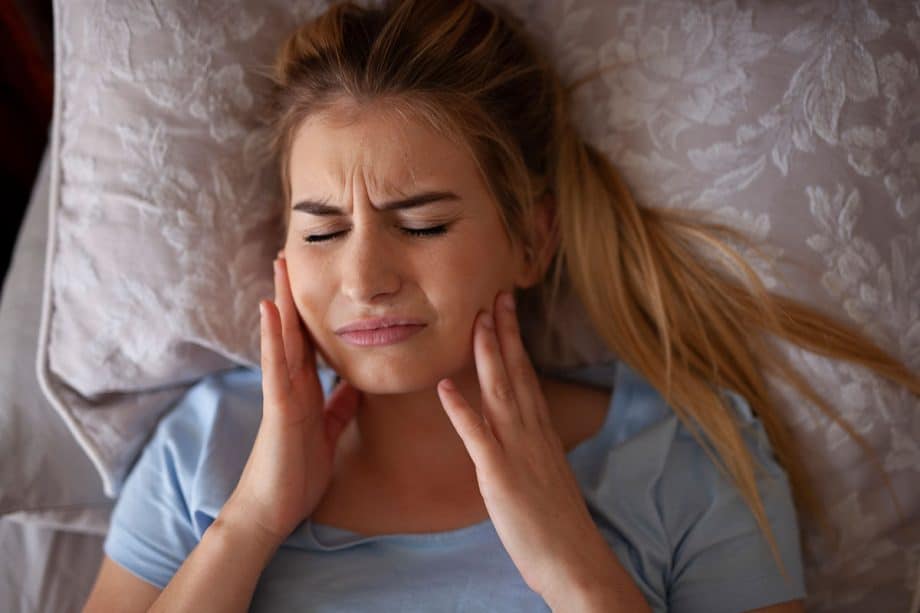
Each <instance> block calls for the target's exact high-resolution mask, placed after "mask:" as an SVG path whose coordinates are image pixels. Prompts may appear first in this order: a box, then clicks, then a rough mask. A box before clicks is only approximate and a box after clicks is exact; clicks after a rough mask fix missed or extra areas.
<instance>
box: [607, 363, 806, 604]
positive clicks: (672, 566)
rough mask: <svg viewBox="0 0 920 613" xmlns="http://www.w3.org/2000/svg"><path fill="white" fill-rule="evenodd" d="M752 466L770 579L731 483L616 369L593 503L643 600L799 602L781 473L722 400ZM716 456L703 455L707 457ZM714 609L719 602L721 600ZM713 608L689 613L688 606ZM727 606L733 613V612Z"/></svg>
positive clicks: (759, 538)
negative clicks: (607, 440) (622, 545)
mask: <svg viewBox="0 0 920 613" xmlns="http://www.w3.org/2000/svg"><path fill="white" fill-rule="evenodd" d="M722 392H723V395H724V398H725V399H726V400H727V403H728V406H729V407H730V410H733V411H735V413H736V416H737V417H738V423H739V424H740V425H741V430H742V436H743V439H744V441H745V443H746V447H747V449H748V451H749V452H750V453H751V455H752V456H753V459H754V461H755V464H756V465H757V466H759V467H760V469H763V470H759V469H757V468H755V474H756V475H757V486H758V490H759V492H760V495H761V498H762V500H763V503H764V506H765V510H766V513H767V519H768V521H769V523H770V528H771V530H772V531H773V533H774V535H775V537H776V539H777V544H778V546H779V549H780V554H781V557H782V559H783V563H784V565H785V567H786V568H787V569H788V570H789V572H790V574H791V577H792V579H791V581H790V582H786V581H785V579H784V578H783V577H782V576H781V575H780V573H779V572H778V570H777V567H776V563H775V561H774V560H773V557H772V555H771V553H770V549H769V546H768V544H767V542H766V541H765V539H764V537H763V535H762V533H761V531H760V527H759V526H758V524H757V522H756V520H755V518H754V516H753V514H752V512H751V510H750V508H749V507H748V506H747V504H746V503H745V501H744V499H743V497H742V496H741V493H740V491H738V490H737V488H736V487H735V485H734V482H733V481H732V480H731V479H730V477H729V476H728V475H726V474H723V472H722V471H721V470H720V469H719V467H718V466H717V465H716V464H715V463H714V462H713V459H712V458H711V457H710V454H709V453H707V449H704V447H703V446H702V445H701V443H700V441H699V440H697V438H696V437H694V435H693V433H692V432H691V431H690V430H689V429H688V428H687V427H686V426H685V425H684V423H683V422H682V421H681V420H680V419H679V418H678V417H677V414H676V413H675V412H674V410H673V409H672V408H671V407H670V406H668V404H667V403H666V402H665V399H664V397H663V396H662V395H661V394H660V393H659V392H658V391H657V390H656V389H655V388H654V387H653V386H652V385H651V384H649V383H648V382H647V381H646V380H645V379H644V378H643V377H641V376H640V375H639V374H638V373H637V372H636V371H634V370H633V369H632V368H630V367H629V366H627V365H626V364H622V363H620V364H618V368H617V373H616V387H615V390H614V393H615V397H614V402H613V409H612V410H613V411H615V414H614V415H613V420H612V422H611V423H612V426H611V427H612V430H613V431H612V434H611V444H610V446H609V447H608V450H607V455H606V457H605V458H604V460H603V467H604V468H603V471H602V474H601V475H600V477H599V480H598V483H597V492H598V495H599V497H598V499H597V503H598V506H599V508H600V509H601V513H606V514H607V515H608V517H609V518H610V520H611V523H613V524H614V525H615V526H616V531H617V533H618V534H620V535H622V536H623V537H624V540H625V541H626V542H627V543H628V546H627V549H626V551H628V556H629V557H628V558H627V559H631V560H632V561H633V562H634V568H635V569H636V571H637V573H638V575H640V576H641V577H642V581H641V583H642V585H644V589H645V591H646V593H647V594H652V593H654V594H655V598H657V599H658V601H659V602H662V603H664V602H667V604H668V607H669V610H670V608H671V607H675V609H674V610H709V611H717V610H741V609H744V610H747V609H752V608H756V607H755V606H754V605H755V603H756V602H759V601H764V602H766V601H768V600H769V598H770V596H771V593H770V592H773V593H774V594H785V595H787V596H788V597H789V599H792V598H795V597H800V596H802V595H804V582H803V579H802V563H801V553H800V550H799V531H798V523H797V517H796V512H795V507H794V505H793V502H792V494H791V488H790V486H789V482H788V478H787V475H786V472H785V471H784V470H783V468H782V467H781V466H780V465H779V463H778V462H777V460H776V458H775V457H774V454H773V450H772V447H771V445H770V441H769V439H768V437H767V436H766V432H765V430H764V428H763V426H762V424H761V422H760V420H759V419H758V418H757V417H756V416H754V415H753V413H752V411H751V409H750V406H749V404H748V402H747V401H746V400H745V399H744V398H743V397H742V396H741V395H739V394H737V393H735V392H734V391H731V390H722ZM708 451H710V452H712V453H713V455H715V451H714V449H713V448H711V447H710V449H709V450H708ZM720 599H721V600H720ZM701 602H705V603H707V604H706V606H710V607H712V608H709V609H706V608H705V607H702V608H695V604H694V603H701ZM732 606H736V607H737V608H735V609H731V607H732Z"/></svg>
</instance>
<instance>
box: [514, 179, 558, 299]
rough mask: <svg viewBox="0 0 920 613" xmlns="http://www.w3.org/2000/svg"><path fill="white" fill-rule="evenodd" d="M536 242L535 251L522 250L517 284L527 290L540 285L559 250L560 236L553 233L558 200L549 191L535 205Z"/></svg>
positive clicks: (534, 243) (534, 242)
mask: <svg viewBox="0 0 920 613" xmlns="http://www.w3.org/2000/svg"><path fill="white" fill-rule="evenodd" d="M534 216H535V219H534V221H535V224H534V231H535V235H534V240H533V249H532V250H531V249H527V250H525V249H522V254H521V257H522V263H521V269H520V273H519V275H518V279H517V280H516V283H517V285H518V287H522V288H526V287H531V286H533V285H536V284H537V283H539V282H540V281H541V280H542V279H543V276H544V275H545V274H546V269H547V268H548V267H549V264H550V262H551V261H552V259H553V255H555V253H556V250H557V249H558V248H559V236H558V233H557V232H554V231H553V228H554V225H555V219H556V200H555V198H554V197H553V194H552V192H550V191H549V190H547V191H546V192H545V193H544V194H543V196H542V197H541V198H540V200H538V201H537V202H535V203H534Z"/></svg>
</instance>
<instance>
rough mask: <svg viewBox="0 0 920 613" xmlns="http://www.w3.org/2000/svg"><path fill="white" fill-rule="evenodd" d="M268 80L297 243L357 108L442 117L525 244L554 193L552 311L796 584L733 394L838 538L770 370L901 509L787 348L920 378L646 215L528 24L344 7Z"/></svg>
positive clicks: (294, 47) (488, 14) (444, 6)
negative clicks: (655, 399) (645, 389)
mask: <svg viewBox="0 0 920 613" xmlns="http://www.w3.org/2000/svg"><path fill="white" fill-rule="evenodd" d="M268 74H269V76H270V77H271V79H272V105H273V106H272V115H271V116H272V121H273V123H272V128H273V138H272V142H271V147H272V151H273V154H274V155H275V156H277V160H278V163H279V170H280V177H281V185H282V192H283V195H284V203H285V206H283V211H284V212H283V224H284V230H285V235H286V234H287V229H288V223H289V220H290V208H291V207H290V204H291V203H290V198H291V194H290V169H289V163H290V150H291V143H292V141H293V138H294V135H295V132H296V130H297V128H298V127H299V126H300V125H301V124H302V122H303V121H304V120H305V119H307V118H308V117H312V116H316V115H318V114H322V113H323V112H325V111H328V110H331V109H333V108H336V109H338V108H340V107H341V102H342V101H343V100H345V101H348V102H350V103H352V104H353V105H354V106H356V107H357V108H361V107H363V106H364V105H369V104H376V105H379V106H380V107H385V108H386V109H389V110H391V111H392V112H395V113H397V114H400V115H401V116H403V117H405V118H412V119H415V120H421V121H423V122H426V124H427V125H428V126H430V127H431V128H432V129H434V130H436V131H438V132H439V133H441V134H443V135H445V136H447V137H448V138H450V139H452V140H453V141H454V142H456V143H458V145H459V146H461V147H464V148H466V149H467V150H468V152H469V153H470V155H471V156H472V158H473V160H474V161H475V163H476V164H477V165H478V167H479V170H480V172H481V173H482V176H483V177H484V178H485V180H486V183H487V186H488V188H489V190H490V192H491V194H492V196H493V197H494V199H495V201H496V202H497V204H498V207H499V213H500V216H501V219H502V222H503V224H504V226H505V230H506V232H507V234H508V236H509V238H510V240H511V241H514V242H516V244H520V245H523V246H524V247H525V248H527V249H532V250H537V249H538V248H539V247H540V245H537V244H536V243H535V234H534V228H535V226H534V217H535V215H534V213H535V210H534V206H535V202H536V201H537V200H539V199H541V197H543V196H544V195H546V194H547V193H549V194H551V195H552V197H553V199H554V203H555V204H554V207H555V210H554V217H553V227H552V232H553V239H554V240H558V241H559V242H558V249H556V251H555V253H553V255H552V260H551V261H550V266H551V268H552V272H551V273H550V274H546V275H544V279H543V281H542V282H541V283H540V284H539V288H538V289H539V295H540V296H541V301H542V302H543V304H544V306H545V305H549V307H550V309H552V307H553V305H555V304H556V299H557V296H558V293H559V291H560V287H561V285H562V284H563V283H566V284H569V285H570V287H571V288H572V290H573V291H574V292H575V294H576V295H577V297H578V299H579V300H580V301H581V304H583V305H584V308H585V311H586V312H587V314H588V316H589V318H590V321H591V323H592V325H593V326H594V329H595V330H596V331H597V333H598V335H599V336H600V338H601V339H602V340H603V341H604V343H605V345H606V346H607V347H608V348H609V349H610V350H611V351H613V352H614V353H615V354H616V356H617V357H618V359H621V360H622V361H623V362H625V363H626V364H628V365H629V366H631V367H632V368H634V369H635V370H636V371H637V372H638V373H640V374H641V375H642V376H643V377H645V379H646V380H647V381H648V382H649V383H650V384H651V385H652V386H654V387H655V388H656V389H657V390H658V391H659V392H660V393H661V394H662V396H663V397H664V398H665V399H666V401H667V402H668V404H669V406H671V408H672V409H673V410H674V412H675V413H676V415H677V416H678V418H679V419H680V420H681V422H682V423H684V424H685V426H686V427H687V428H688V429H689V430H690V432H691V433H692V434H693V435H694V436H695V437H696V439H697V440H698V441H699V442H700V444H701V445H702V447H703V449H704V450H706V452H707V453H708V454H709V457H710V458H712V459H713V462H714V463H715V465H716V466H717V467H718V468H719V469H720V470H721V471H722V472H723V474H728V475H730V477H731V479H732V480H733V482H734V483H735V485H736V487H737V488H738V490H739V492H740V493H741V495H742V497H743V499H744V501H745V502H746V504H747V505H748V506H749V507H750V509H751V512H752V513H753V515H754V517H755V519H756V521H757V523H758V525H759V526H760V528H761V530H762V532H763V534H764V536H765V537H766V538H767V540H768V543H769V545H770V548H771V551H772V553H773V555H774V557H775V559H776V562H777V564H778V565H779V567H780V569H781V571H782V572H783V573H784V574H785V573H786V570H785V568H784V566H783V563H782V560H781V557H780V555H779V552H778V549H777V546H776V542H775V539H774V536H773V533H772V530H771V529H770V525H769V523H768V521H767V519H766V515H765V512H764V507H763V503H762V500H761V498H760V494H759V492H758V489H757V482H756V477H755V469H758V470H759V469H762V467H760V466H759V465H757V464H756V463H755V462H754V461H753V458H752V456H751V454H750V451H749V449H748V448H747V446H746V445H745V443H744V440H743V438H742V435H741V431H740V429H739V424H738V422H737V417H736V416H735V414H734V410H733V409H732V408H731V406H730V405H729V404H728V402H727V400H726V399H725V398H724V397H723V396H722V395H721V394H720V391H719V390H720V388H728V389H731V390H734V391H736V392H737V393H739V394H740V395H741V396H743V397H744V398H745V399H746V400H747V401H748V403H749V405H750V407H751V409H752V411H753V413H754V414H755V415H756V416H757V417H758V418H759V419H760V421H761V422H762V424H763V426H764V429H765V431H766V433H767V436H768V437H769V439H770V443H771V445H772V447H773V450H774V453H775V456H776V459H777V461H778V462H779V464H780V465H781V466H782V467H783V469H784V470H785V471H786V473H787V475H788V477H789V481H790V484H791V488H792V492H793V497H794V501H795V504H796V506H797V507H798V508H799V509H800V510H801V511H804V512H805V513H806V514H807V516H808V517H809V518H814V519H817V520H818V521H819V522H820V524H821V526H822V528H823V529H824V530H825V534H826V535H827V534H831V533H832V532H833V531H832V530H831V529H830V524H829V522H828V520H827V511H826V509H825V508H824V506H823V504H822V502H821V500H820V499H819V498H818V497H817V496H816V494H815V490H814V488H813V487H812V485H811V483H810V477H809V476H808V475H807V473H806V470H805V461H804V458H803V456H802V452H801V450H800V449H799V448H798V446H797V444H796V441H795V438H794V436H793V433H792V431H791V430H790V428H789V426H788V424H787V423H786V422H785V421H784V418H783V417H782V414H781V411H780V408H779V405H778V404H777V402H776V400H775V399H774V398H772V397H771V395H770V393H769V390H768V386H767V381H766V379H765V376H766V375H777V376H779V377H780V378H782V379H783V380H785V381H787V382H788V383H790V384H791V385H792V387H793V388H794V389H795V390H797V391H798V392H799V393H800V394H801V395H802V396H804V397H805V398H806V399H807V400H808V401H810V402H811V403H813V404H814V405H816V406H817V407H818V408H819V409H820V410H821V411H822V412H823V413H824V414H825V415H826V416H827V417H829V418H830V419H831V420H833V421H834V422H836V423H838V424H839V425H840V426H841V427H842V428H843V429H844V430H845V431H846V432H847V433H848V434H849V435H850V436H852V437H853V438H854V439H855V440H856V441H857V442H858V443H859V444H860V446H861V447H862V448H863V449H864V450H865V451H866V452H867V453H869V454H870V455H872V457H873V459H874V461H875V463H876V466H877V468H878V469H879V471H880V472H881V475H882V477H883V479H884V481H885V482H886V484H887V486H888V488H889V491H891V493H892V497H893V499H894V502H895V505H896V507H897V508H898V512H899V513H901V510H900V507H899V505H898V504H897V498H896V497H895V496H894V490H893V489H892V487H891V483H890V481H889V479H888V478H887V476H886V475H885V473H884V471H883V469H882V468H881V464H880V462H879V461H878V458H877V457H876V456H875V454H874V451H873V450H872V449H871V447H870V446H869V444H868V443H867V442H866V441H865V440H864V439H863V438H862V437H861V436H860V435H859V434H858V433H857V432H856V431H855V430H854V429H853V427H852V426H851V425H850V424H849V423H847V422H846V421H845V420H844V419H842V418H841V417H840V416H839V415H837V414H836V412H835V411H834V410H833V409H832V408H831V407H830V406H828V404H827V402H826V401H825V400H824V399H822V398H821V397H820V396H819V395H818V394H817V393H816V392H815V391H814V389H813V388H812V387H811V385H810V384H809V383H808V382H807V381H806V380H805V379H804V378H803V377H802V376H801V375H800V374H799V373H797V372H796V371H795V369H793V368H792V367H791V366H790V364H789V362H788V360H787V359H786V358H785V357H784V356H783V355H782V354H781V353H780V351H779V348H778V347H777V346H776V345H775V344H774V343H773V342H772V341H773V340H775V339H782V340H785V341H790V342H792V343H794V344H796V345H799V346H801V347H803V348H804V349H807V350H809V351H811V352H814V353H817V354H820V355H823V356H827V357H830V358H835V359H842V360H847V361H850V362H853V363H856V364H859V365H862V366H864V367H867V368H869V369H872V370H874V371H875V372H877V373H878V374H880V375H881V376H883V377H885V378H887V379H889V380H891V381H893V382H896V383H899V384H901V385H904V386H905V387H907V388H908V389H909V390H911V391H912V392H913V393H914V394H920V378H918V376H916V375H915V374H912V373H911V372H910V371H909V370H908V369H907V368H906V366H905V365H904V364H903V363H902V362H901V361H899V360H898V359H897V358H895V357H894V356H892V355H891V354H889V353H888V352H886V351H884V350H883V349H881V348H879V346H878V345H877V344H876V343H875V342H873V341H872V340H871V339H870V338H869V337H868V336H866V335H865V334H863V333H862V332H861V331H859V330H858V329H856V328H855V327H853V326H851V325H849V324H847V323H844V322H841V321H838V320H836V319H834V318H832V317H830V316H828V315H826V314H823V313H821V312H819V311H818V310H816V309H814V308H812V307H810V306H807V305H806V304H803V303H801V302H798V301H795V300H793V299H790V298H787V297H784V296H781V295H778V294H775V293H771V292H769V291H768V290H767V289H766V288H765V287H764V285H763V284H762V282H761V281H760V279H759V277H758V276H757V274H756V273H755V271H754V270H753V269H752V268H751V266H750V265H749V264H748V263H747V262H746V261H745V260H744V258H743V257H741V256H740V255H739V254H738V252H736V251H735V249H734V248H733V247H732V246H731V245H730V244H729V240H734V241H738V242H739V243H740V244H742V245H747V246H750V247H752V248H753V249H754V250H755V251H757V247H756V246H755V245H754V243H753V241H752V239H750V238H749V237H747V236H746V235H744V234H742V233H741V232H739V231H738V230H736V229H734V228H731V227H729V226H726V225H723V224H720V223H718V222H717V221H712V220H706V219H703V218H702V214H701V213H700V212H698V211H693V212H690V211H685V210H676V209H664V208H650V207H646V206H640V205H639V204H638V203H637V202H636V201H635V199H634V198H633V197H632V195H631V194H630V191H629V189H628V188H627V185H626V184H625V182H624V181H623V179H622V178H621V177H620V175H619V173H618V172H617V170H616V169H615V168H614V166H613V165H612V163H611V162H610V160H609V159H608V158H607V157H605V155H604V154H603V153H602V152H601V151H600V150H598V149H597V148H595V147H594V146H593V145H591V144H589V143H587V142H585V141H583V140H582V139H581V138H579V136H578V133H577V131H576V129H575V128H574V127H573V126H572V125H571V123H570V119H569V117H570V116H569V112H570V104H571V102H570V94H571V92H572V91H573V89H574V88H575V86H576V85H578V84H580V83H581V82H584V80H585V79H586V78H588V77H586V78H585V79H581V80H579V82H576V83H575V84H573V85H570V86H569V87H564V86H563V85H562V84H561V82H560V80H559V78H558V76H557V75H556V73H555V72H554V70H553V69H552V67H551V64H550V62H549V61H548V59H547V58H546V57H544V56H543V55H542V54H541V52H540V51H539V49H538V48H537V47H536V46H535V44H534V42H533V41H532V40H530V39H529V38H528V37H527V36H525V33H524V28H523V25H522V24H521V23H520V21H519V20H518V19H517V18H516V17H515V16H514V15H512V14H511V13H509V12H506V11H505V10H504V9H502V8H501V7H497V6H489V5H485V4H482V3H480V2H475V1H472V0H466V1H457V0H405V1H399V0H394V1H389V2H386V3H385V4H384V5H382V6H380V7H379V8H375V7H369V8H363V7H361V6H358V5H356V4H354V3H351V2H340V3H338V4H334V5H333V6H331V7H330V8H329V9H328V10H327V11H325V12H324V13H323V14H321V15H319V16H317V17H316V18H314V19H312V20H310V21H309V22H307V23H304V24H302V25H300V26H299V27H297V28H296V29H295V30H294V31H293V32H292V33H291V34H290V36H289V37H288V38H287V39H286V40H285V41H284V43H283V45H282V47H281V49H280V51H279V53H278V54H277V57H276V59H275V63H274V66H273V67H271V70H270V72H269V73H268ZM595 74H596V73H595ZM589 76H592V75H589ZM381 103H383V104H381ZM758 252H759V251H758ZM707 254H708V256H707ZM712 256H720V257H712ZM733 266H734V267H736V268H733ZM737 271H740V272H741V274H740V275H739V274H738V273H737ZM745 281H746V283H745ZM550 317H551V316H550ZM771 337H772V338H771ZM700 431H701V432H700ZM701 434H702V435H703V436H705V440H708V441H709V442H710V443H711V445H712V446H713V447H714V448H715V455H714V454H713V452H712V451H711V450H710V449H709V446H708V445H707V444H705V440H704V438H703V437H702V436H701ZM726 471H727V472H726ZM832 538H833V537H832ZM800 544H801V543H800Z"/></svg>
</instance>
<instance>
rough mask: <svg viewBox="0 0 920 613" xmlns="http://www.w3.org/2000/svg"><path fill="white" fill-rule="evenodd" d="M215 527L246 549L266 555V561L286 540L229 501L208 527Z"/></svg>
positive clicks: (256, 553)
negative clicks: (253, 519) (250, 517)
mask: <svg viewBox="0 0 920 613" xmlns="http://www.w3.org/2000/svg"><path fill="white" fill-rule="evenodd" d="M215 527H216V528H217V529H218V530H220V531H221V532H222V533H224V535H225V538H227V539H229V540H232V541H234V542H235V543H236V544H237V545H238V546H240V547H242V548H243V549H244V550H245V551H249V552H252V553H253V554H255V555H259V556H260V557H264V559H265V561H266V563H267V562H268V560H269V559H271V557H272V556H273V555H274V553H275V551H276V550H277V549H278V548H279V547H280V546H281V543H283V542H284V539H283V538H279V537H278V535H276V534H272V533H270V532H269V531H268V530H266V529H265V528H264V527H263V526H261V525H260V524H259V523H258V522H255V521H252V520H251V519H249V515H248V514H247V513H246V512H245V510H244V509H241V508H239V507H236V506H234V505H232V504H229V503H228V504H225V505H224V507H223V508H222V509H221V510H220V513H219V514H218V516H217V518H216V519H215V520H214V523H213V524H212V525H211V527H210V528H208V529H209V530H210V529H212V528H215Z"/></svg>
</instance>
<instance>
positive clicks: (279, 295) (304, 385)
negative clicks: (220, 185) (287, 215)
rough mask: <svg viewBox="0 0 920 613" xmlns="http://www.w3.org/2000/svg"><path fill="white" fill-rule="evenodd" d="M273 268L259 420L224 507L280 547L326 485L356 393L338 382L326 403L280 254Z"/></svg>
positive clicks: (265, 303)
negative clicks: (271, 297) (273, 298)
mask: <svg viewBox="0 0 920 613" xmlns="http://www.w3.org/2000/svg"><path fill="white" fill-rule="evenodd" d="M274 274H275V301H274V302H272V301H271V300H262V301H260V304H259V307H260V310H262V316H261V320H262V322H261V335H262V340H261V352H262V356H261V365H262V421H261V423H260V425H259V431H258V433H257V434H256V439H255V443H254V444H253V447H252V452H251V453H250V455H249V459H248V461H247V462H246V466H245V467H244V468H243V473H242V475H241V476H240V480H239V483H238V484H237V486H236V489H234V491H233V493H232V494H231V496H230V498H229V499H228V501H227V503H226V505H225V506H228V507H229V510H228V513H227V514H226V515H227V516H228V517H233V518H238V519H239V521H243V522H246V523H247V524H249V526H250V527H251V528H255V529H257V530H258V531H259V532H260V533H262V535H263V536H265V537H267V538H269V539H271V540H273V541H274V542H275V543H277V544H278V545H280V544H281V543H282V542H284V540H285V539H286V538H287V537H288V536H289V535H290V534H291V532H293V530H294V528H296V527H297V525H298V524H300V523H301V522H302V521H303V520H304V519H306V518H307V517H309V516H310V515H311V514H312V513H313V510H314V509H315V508H316V507H317V505H318V504H319V501H320V500H321V499H322V496H323V494H324V493H325V492H326V489H327V488H328V487H329V483H330V481H331V479H332V469H333V461H334V458H335V449H336V444H337V441H338V438H339V435H340V434H341V433H342V431H343V430H344V429H345V426H346V425H347V424H348V422H349V421H350V420H351V419H352V417H354V415H355V413H356V412H357V410H358V406H359V403H360V399H361V392H360V391H359V390H357V389H355V388H354V387H352V386H351V385H350V384H349V383H348V382H347V381H345V380H342V381H341V382H340V383H339V385H338V386H337V387H336V388H335V390H334V391H333V392H332V393H331V394H330V396H329V399H328V402H324V399H323V390H322V386H321V384H320V381H319V376H318V374H317V371H316V357H315V354H314V347H313V342H312V338H311V336H310V334H309V331H308V330H307V329H306V326H305V325H304V324H303V322H302V320H301V318H300V315H299V314H298V312H297V309H296V308H295V306H294V300H293V298H292V296H291V287H290V283H289V279H288V273H287V262H286V261H285V259H284V257H283V255H282V252H279V258H278V259H276V260H275V263H274ZM276 305H277V306H276ZM221 513H222V514H223V511H221Z"/></svg>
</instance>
